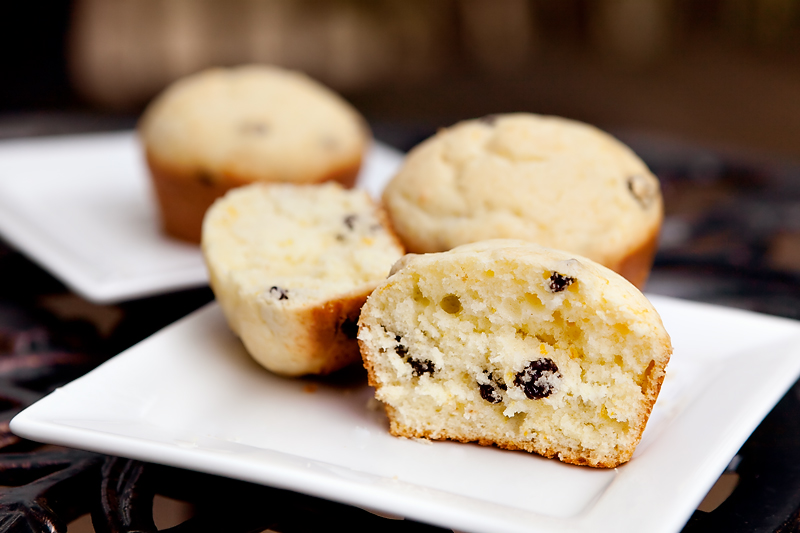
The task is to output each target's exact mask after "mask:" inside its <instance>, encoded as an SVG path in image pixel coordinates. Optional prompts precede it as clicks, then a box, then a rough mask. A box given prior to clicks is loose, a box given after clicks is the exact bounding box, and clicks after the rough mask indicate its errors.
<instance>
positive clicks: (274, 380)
mask: <svg viewBox="0 0 800 533" xmlns="http://www.w3.org/2000/svg"><path fill="white" fill-rule="evenodd" d="M652 301H653V303H654V304H655V306H656V308H657V309H658V310H659V312H660V313H661V316H662V318H663V320H664V324H665V326H666V327H667V331H669V332H670V334H671V335H672V339H673V343H674V347H675V353H674V355H673V358H672V361H671V362H670V365H669V367H668V373H667V379H666V380H665V382H664V386H663V389H662V393H661V396H660V397H659V399H658V402H657V403H656V406H655V408H654V410H653V414H652V417H651V419H650V422H649V424H648V426H647V429H646V431H645V434H644V436H643V439H642V442H641V444H640V445H639V447H638V448H637V450H636V453H635V454H634V458H633V459H632V460H631V461H630V462H629V463H628V464H626V465H623V466H621V467H619V468H617V469H614V470H595V469H591V468H586V467H577V466H571V465H566V464H562V463H560V462H558V461H555V460H548V459H543V458H541V457H538V456H536V455H532V454H527V453H524V452H509V451H505V450H499V449H496V448H485V447H480V446H477V445H471V444H458V443H453V442H434V443H429V442H427V441H416V440H408V439H398V438H394V437H391V436H390V435H389V434H388V433H387V427H388V424H387V421H386V418H385V416H384V414H383V413H382V411H376V410H374V409H370V408H369V405H370V401H369V400H370V398H372V390H371V389H370V388H369V387H368V386H367V385H366V384H364V383H358V384H350V385H344V384H341V383H340V384H335V383H327V382H325V381H324V380H316V381H310V380H297V379H284V378H280V377H276V376H275V375H273V374H271V373H269V372H267V371H266V370H264V369H262V368H261V367H259V366H258V365H257V364H256V363H254V362H253V361H252V360H251V359H250V358H249V357H248V355H247V354H246V353H245V351H244V349H243V347H242V345H241V343H240V342H239V341H238V339H237V338H236V337H234V335H233V334H232V333H230V331H229V329H228V327H227V325H226V323H225V320H224V318H223V316H222V314H221V312H220V310H219V308H218V307H217V306H216V304H210V305H209V306H208V307H205V308H203V309H201V310H199V311H197V312H196V313H194V314H192V315H190V316H188V317H186V318H184V319H182V320H180V321H179V322H177V323H175V324H173V325H171V326H169V327H167V328H165V329H164V330H162V331H161V332H159V333H157V334H155V335H153V336H152V337H151V338H149V339H146V340H145V341H143V342H141V343H140V344H138V345H136V346H134V347H132V348H130V349H129V350H127V351H125V352H123V353H122V354H120V355H119V356H117V357H115V358H113V359H111V360H110V361H108V362H107V363H105V364H103V365H102V366H100V367H99V368H97V369H96V370H94V371H92V372H90V373H89V374H87V375H86V376H84V377H82V378H80V379H78V380H76V381H74V382H72V383H70V384H69V385H67V386H65V387H64V388H61V389H58V390H57V391H55V392H54V393H52V394H51V395H49V396H47V397H46V398H44V399H43V400H41V401H39V402H38V403H36V404H34V405H33V406H31V407H29V408H28V409H26V410H25V411H23V412H22V413H21V414H19V415H18V416H17V417H16V418H15V419H14V420H13V421H12V422H11V429H12V430H13V431H14V432H15V433H16V434H18V435H20V436H22V437H25V438H29V439H33V440H36V441H42V442H50V443H56V444H61V445H66V446H71V447H75V448H83V449H87V450H93V451H97V452H102V453H108V454H112V455H119V456H124V457H132V458H136V459H141V460H144V461H151V462H155V463H163V464H167V465H174V466H178V467H183V468H189V469H194V470H199V471H203V472H209V473H213V474H220V475H223V476H228V477H232V478H238V479H243V480H246V481H252V482H256V483H262V484H267V485H271V486H275V487H281V488H287V489H292V490H295V491H299V492H304V493H308V494H312V495H315V496H321V497H323V498H328V499H331V500H336V501H340V502H345V503H349V504H352V505H356V506H360V507H364V508H368V509H373V510H379V511H382V512H385V513H391V514H395V515H400V516H404V517H409V518H413V519H416V520H420V521H423V522H429V523H432V524H437V525H441V526H445V527H450V528H454V529H457V530H462V531H470V532H496V531H510V532H522V531H525V532H539V533H545V532H549V533H554V532H564V531H570V532H573V533H582V532H585V533H604V532H608V533H611V532H614V533H625V532H630V533H633V532H641V531H648V532H651V533H659V532H660V533H672V532H675V531H679V530H680V529H681V527H682V526H683V524H684V523H685V522H686V520H687V519H688V517H689V516H690V514H691V513H692V511H693V510H694V509H695V508H696V507H697V505H698V504H699V502H700V501H701V499H702V498H703V496H704V495H705V494H706V492H707V491H708V489H709V488H710V487H711V485H712V484H713V483H714V481H715V480H716V479H717V477H718V476H719V474H720V473H721V472H722V471H723V469H724V468H725V466H726V465H727V464H728V462H729V461H730V459H731V457H733V455H734V454H735V453H736V451H737V450H738V449H739V447H740V446H741V445H742V443H743V442H744V441H745V440H746V439H747V437H748V435H750V433H751V432H752V431H753V429H754V428H755V427H756V426H757V425H758V423H759V422H760V421H761V420H762V418H763V417H764V416H765V415H766V414H767V413H768V412H769V411H770V409H771V408H772V406H773V405H775V403H776V402H777V401H778V400H779V399H780V398H781V397H782V396H783V394H784V393H785V392H786V390H788V388H789V387H790V386H791V385H792V383H794V381H795V380H796V379H797V376H798V373H800V323H798V322H794V321H791V320H786V319H780V318H774V317H769V316H764V315H757V314H754V313H749V312H745V311H738V310H733V309H727V308H721V307H714V306H710V305H705V304H698V303H690V302H685V301H681V300H675V299H670V298H664V297H656V296H654V297H652Z"/></svg>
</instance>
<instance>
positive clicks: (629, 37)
mask: <svg viewBox="0 0 800 533" xmlns="http://www.w3.org/2000/svg"><path fill="white" fill-rule="evenodd" d="M2 12H3V13H2V17H0V26H2V27H0V42H1V43H2V46H0V58H1V59H2V70H1V71H0V72H2V79H3V83H2V84H0V113H2V114H3V116H4V118H5V124H6V127H7V128H9V127H12V126H13V127H14V128H18V129H20V130H21V131H22V132H23V133H24V132H25V131H28V130H31V129H35V128H36V125H35V124H34V123H32V122H31V120H30V118H31V117H30V115H29V114H30V113H32V112H41V111H44V110H46V111H50V112H52V111H59V112H62V113H63V112H71V113H73V114H75V113H84V114H85V113H91V114H92V116H93V117H94V120H100V118H98V115H104V116H105V117H106V120H111V117H120V116H127V117H135V116H136V115H137V114H138V113H139V112H140V111H141V109H142V107H143V106H144V105H145V104H146V103H147V101H148V100H149V99H150V98H152V97H153V96H154V95H155V94H156V93H157V92H158V91H160V90H161V89H162V88H163V87H164V86H165V85H166V84H168V83H169V82H171V81H173V80H174V79H176V78H178V77H180V76H183V75H186V74H188V73H191V72H194V71H197V70H199V69H202V68H204V67H208V66H211V65H235V64H240V63H248V62H266V63H274V64H278V65H283V66H286V67H289V68H294V69H299V70H303V71H305V72H307V73H308V74H310V75H311V76H313V77H315V78H317V79H318V80H320V81H322V82H323V83H325V84H327V85H329V86H330V87H332V88H334V89H336V90H337V91H339V92H341V93H342V94H344V96H345V97H347V98H348V99H349V100H351V101H352V102H353V103H354V104H355V105H356V106H357V107H358V108H359V109H360V110H361V111H362V112H363V113H364V114H365V115H366V116H367V118H368V119H369V120H370V121H371V122H372V123H374V124H376V125H377V127H378V128H380V125H381V124H382V123H392V124H393V125H397V124H405V125H406V126H407V128H411V129H417V130H419V135H423V134H427V133H428V132H430V131H432V130H434V129H435V128H437V127H439V126H445V125H449V124H450V123H452V122H454V121H456V120H459V119H463V118H468V117H473V116H478V115H483V114H486V113H494V112H504V111H522V110H524V111H534V112H540V113H551V114H558V115H563V116H568V117H572V118H577V119H580V120H584V121H588V122H591V123H595V124H598V125H599V126H601V127H604V128H606V129H611V130H614V131H619V130H628V129H634V130H637V131H652V132H659V133H661V134H666V135H672V136H675V137H679V138H681V139H686V140H689V141H697V142H702V143H704V144H706V145H724V146H727V147H732V148H746V149H748V150H751V151H757V152H762V153H767V154H770V155H775V154H777V155H782V156H786V157H790V158H793V159H795V158H800V142H798V140H800V68H798V67H800V2H798V1H796V0H558V1H555V0H50V1H39V2H8V3H6V5H5V6H4V7H3V8H2ZM20 113H26V115H25V116H24V117H23V116H21V115H20ZM15 118H16V119H17V120H16V121H15V120H14V119H15ZM23 118H24V119H25V120H22V119H23ZM87 120H89V119H88V118H87ZM25 123H27V125H26V124H25ZM26 128H27V130H26ZM405 135H406V137H407V136H408V133H406V134H405ZM402 142H406V143H408V142H411V140H410V137H408V139H407V140H405V141H403V140H400V139H398V143H402Z"/></svg>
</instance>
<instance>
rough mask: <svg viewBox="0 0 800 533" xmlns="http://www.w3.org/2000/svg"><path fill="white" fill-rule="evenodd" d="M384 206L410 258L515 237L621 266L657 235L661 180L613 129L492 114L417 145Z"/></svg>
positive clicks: (530, 116) (523, 115) (386, 194)
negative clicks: (620, 264)
mask: <svg viewBox="0 0 800 533" xmlns="http://www.w3.org/2000/svg"><path fill="white" fill-rule="evenodd" d="M383 200H384V203H385V204H386V207H387V209H388V210H389V213H390V216H391V218H392V222H393V223H394V225H395V229H396V231H397V233H398V234H399V236H400V237H401V239H402V240H403V241H404V243H405V244H406V246H407V247H408V249H409V250H410V251H412V252H437V251H444V250H448V249H450V248H453V247H455V246H458V245H461V244H465V243H469V242H475V241H479V240H484V239H491V238H516V239H524V240H527V241H532V242H536V243H538V244H540V245H542V246H546V247H550V248H558V249H562V250H568V251H570V252H573V253H577V254H580V255H584V256H587V257H589V258H591V259H593V260H595V261H597V262H599V263H601V264H605V265H608V266H612V268H613V265H616V264H617V263H618V262H619V261H620V260H621V258H622V257H624V256H625V255H626V254H630V253H631V252H632V251H634V250H635V249H637V247H642V246H644V245H645V243H647V242H648V241H652V240H653V239H655V235H657V232H658V228H659V227H660V224H661V220H662V216H663V207H662V199H661V192H660V188H659V183H658V180H657V178H656V177H655V176H654V175H653V174H652V173H651V172H650V171H649V170H648V168H647V166H646V165H645V164H644V163H643V162H642V160H641V159H639V158H638V157H637V156H636V154H634V153H633V151H632V150H630V149H629V148H628V147H627V146H625V145H624V144H622V143H621V142H619V141H617V140H616V139H615V138H613V137H612V136H610V135H608V134H607V133H605V132H603V131H601V130H599V129H597V128H594V127H592V126H589V125H587V124H583V123H580V122H576V121H572V120H567V119H563V118H559V117H547V116H539V115H533V114H527V113H518V114H509V115H491V116H488V117H485V118H483V119H476V120H469V121H465V122H461V123H458V124H456V125H455V126H453V127H450V128H448V129H445V130H442V131H440V132H439V133H438V134H436V135H435V136H433V137H432V138H430V139H428V140H426V141H425V142H423V143H422V144H420V145H419V146H417V147H416V148H414V149H413V150H412V151H411V152H410V153H409V155H408V157H407V158H406V161H405V164H404V165H403V167H402V168H401V170H400V171H399V172H398V174H397V175H396V176H395V177H394V178H393V179H392V181H391V182H390V183H389V185H388V186H387V188H386V190H385V192H384V195H383Z"/></svg>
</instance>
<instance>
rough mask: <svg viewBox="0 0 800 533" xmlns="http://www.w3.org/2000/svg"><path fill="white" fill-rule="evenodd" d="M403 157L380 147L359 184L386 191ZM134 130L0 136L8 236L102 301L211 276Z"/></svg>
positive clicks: (2, 218)
mask: <svg viewBox="0 0 800 533" xmlns="http://www.w3.org/2000/svg"><path fill="white" fill-rule="evenodd" d="M401 161H402V153H401V152H398V151H397V150H394V149H392V148H390V147H388V146H385V145H381V144H379V143H375V144H374V145H373V146H372V149H371V150H370V152H369V154H368V155H367V159H366V161H365V164H364V166H363V168H362V171H361V174H360V175H359V178H358V186H360V187H363V188H365V189H367V190H368V191H369V192H370V193H372V194H373V195H377V194H378V193H379V191H380V190H382V188H383V185H384V184H385V183H386V182H387V181H388V180H389V178H391V176H392V175H393V174H394V172H395V170H396V169H397V167H398V166H399V165H400V162H401ZM151 194H152V193H151V189H150V181H149V177H148V174H147V170H146V168H145V166H144V161H143V157H142V153H141V149H140V147H139V144H138V141H137V139H136V135H135V134H134V133H133V132H130V131H126V132H121V133H104V134H95V135H74V136H64V137H50V138H34V139H20V140H13V141H3V142H0V235H2V237H3V238H4V239H6V240H7V241H8V242H9V243H11V244H12V245H13V246H15V247H16V248H17V249H18V250H20V251H22V252H23V253H25V254H26V255H28V256H29V257H30V258H31V259H33V260H34V261H36V262H37V263H39V264H40V265H41V266H42V267H43V268H44V269H45V270H47V271H49V272H50V273H51V274H53V275H54V276H56V277H57V278H59V279H60V280H61V281H63V282H64V284H66V285H67V286H68V287H69V288H70V289H72V290H74V291H75V292H77V293H79V294H80V295H82V296H84V297H85V298H87V299H89V300H92V301H95V302H103V303H110V302H118V301H123V300H130V299H133V298H139V297H143V296H149V295H153V294H160V293H164V292H170V291H174V290H178V289H185V288H190V287H199V286H203V285H206V284H207V283H208V274H207V273H206V269H205V265H204V263H203V257H202V255H201V253H200V249H199V247H198V246H195V245H192V244H188V243H185V242H181V241H179V240H176V239H172V238H169V237H167V236H166V235H164V234H163V233H162V232H161V231H160V229H159V222H158V214H157V212H156V206H155V200H154V198H152V196H151Z"/></svg>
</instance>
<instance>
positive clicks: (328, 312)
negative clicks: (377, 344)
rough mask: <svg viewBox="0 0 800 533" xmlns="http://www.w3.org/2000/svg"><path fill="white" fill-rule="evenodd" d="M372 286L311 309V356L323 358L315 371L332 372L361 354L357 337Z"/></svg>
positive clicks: (309, 313) (308, 321)
mask: <svg viewBox="0 0 800 533" xmlns="http://www.w3.org/2000/svg"><path fill="white" fill-rule="evenodd" d="M371 292H372V288H370V289H368V290H365V291H362V292H360V293H355V294H349V295H346V296H344V297H342V298H338V299H335V300H328V301H327V302H325V303H323V304H322V305H319V306H316V307H313V308H311V309H309V310H308V311H307V312H306V313H305V315H306V317H307V320H306V321H305V322H306V324H305V326H306V327H307V328H308V335H309V338H310V343H309V350H308V354H307V357H308V358H309V360H312V359H315V360H318V361H319V364H318V365H315V366H317V368H318V369H319V370H318V371H316V372H315V373H317V374H330V373H331V372H334V371H336V370H339V369H340V368H344V367H345V366H347V365H350V364H352V363H355V362H356V361H358V360H359V359H360V358H361V353H360V352H359V349H358V341H357V340H356V332H357V328H358V318H359V314H360V313H361V307H362V306H363V305H364V302H365V301H366V300H367V296H369V294H370V293H371Z"/></svg>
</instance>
